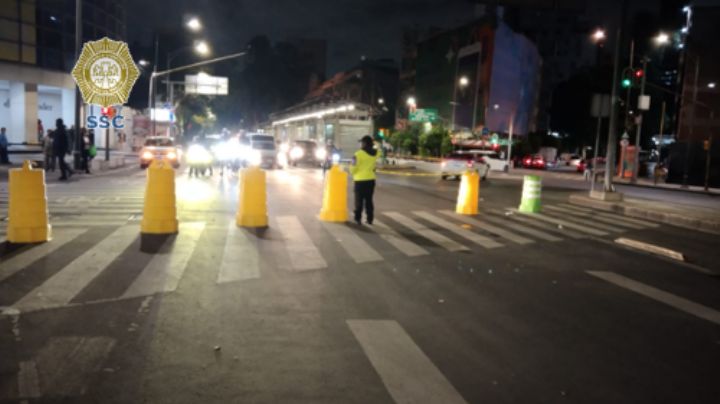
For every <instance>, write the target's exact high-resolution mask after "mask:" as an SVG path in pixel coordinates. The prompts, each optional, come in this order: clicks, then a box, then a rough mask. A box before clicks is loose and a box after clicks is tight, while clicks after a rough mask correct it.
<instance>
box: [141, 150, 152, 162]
mask: <svg viewBox="0 0 720 404" xmlns="http://www.w3.org/2000/svg"><path fill="white" fill-rule="evenodd" d="M152 158H153V154H152V153H150V152H149V151H144V152H143V154H142V159H143V160H151V159H152Z"/></svg>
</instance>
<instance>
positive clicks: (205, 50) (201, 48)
mask: <svg viewBox="0 0 720 404" xmlns="http://www.w3.org/2000/svg"><path fill="white" fill-rule="evenodd" d="M195 52H197V53H198V54H200V55H202V56H206V55H208V54H209V53H210V45H208V43H207V42H205V41H197V42H196V43H195Z"/></svg>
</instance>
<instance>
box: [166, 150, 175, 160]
mask: <svg viewBox="0 0 720 404" xmlns="http://www.w3.org/2000/svg"><path fill="white" fill-rule="evenodd" d="M167 158H169V159H170V160H175V159H176V158H177V155H176V154H175V153H174V152H168V154H167Z"/></svg>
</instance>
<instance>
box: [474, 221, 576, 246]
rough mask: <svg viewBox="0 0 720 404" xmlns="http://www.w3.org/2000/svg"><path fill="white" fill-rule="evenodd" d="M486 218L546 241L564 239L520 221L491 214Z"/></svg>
mask: <svg viewBox="0 0 720 404" xmlns="http://www.w3.org/2000/svg"><path fill="white" fill-rule="evenodd" d="M484 219H485V220H486V221H488V222H492V223H495V224H496V225H498V226H502V227H507V228H508V229H513V230H515V231H518V232H521V233H525V234H529V235H531V236H533V237H537V238H539V239H541V240H545V241H560V240H562V238H560V237H555V236H553V235H552V234H550V233H545V232H544V231H540V230H537V229H535V228H532V227H530V226H523V225H521V224H519V223H515V222H514V221H512V220H508V219H501V218H499V217H493V216H489V215H488V216H485V217H484Z"/></svg>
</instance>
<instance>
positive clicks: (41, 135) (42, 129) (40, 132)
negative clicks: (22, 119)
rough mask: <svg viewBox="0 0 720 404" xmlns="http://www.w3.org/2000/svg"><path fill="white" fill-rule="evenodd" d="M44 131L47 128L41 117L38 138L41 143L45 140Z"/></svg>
mask: <svg viewBox="0 0 720 404" xmlns="http://www.w3.org/2000/svg"><path fill="white" fill-rule="evenodd" d="M44 132H45V128H43V124H42V121H41V120H40V119H38V124H37V140H38V143H40V144H42V142H43V133H44Z"/></svg>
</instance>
